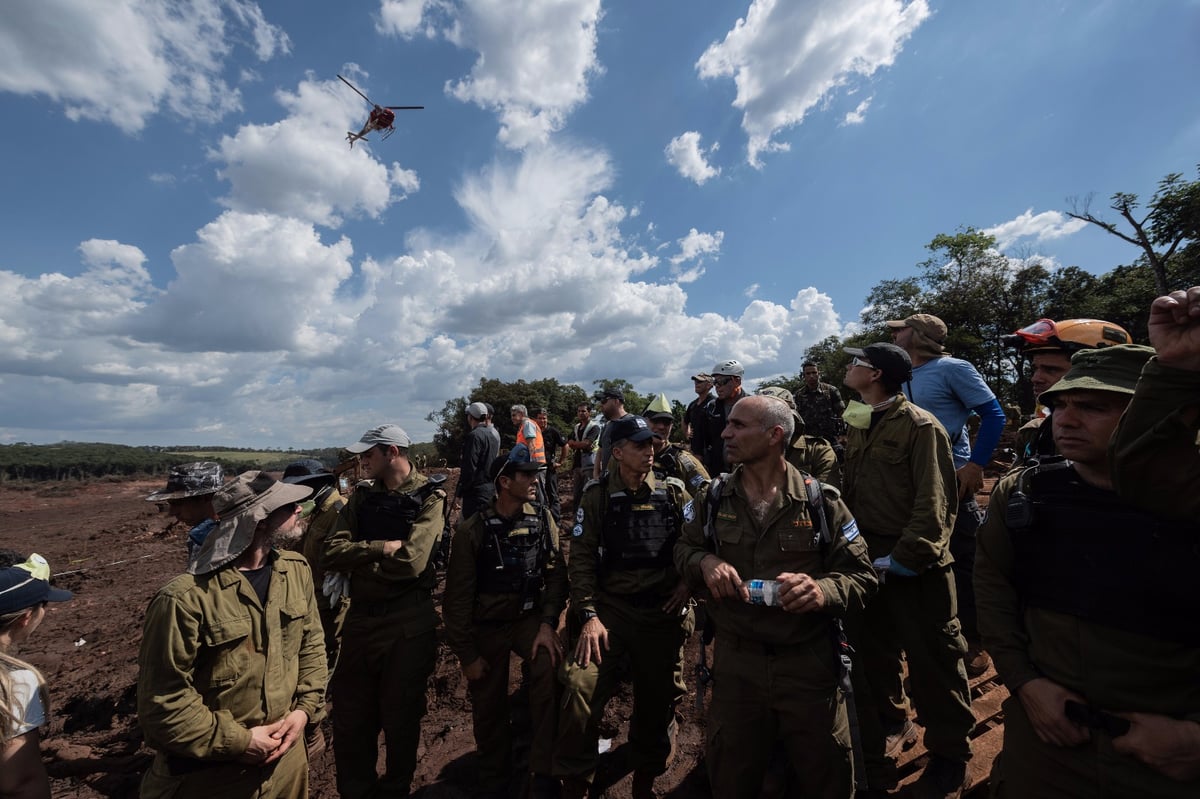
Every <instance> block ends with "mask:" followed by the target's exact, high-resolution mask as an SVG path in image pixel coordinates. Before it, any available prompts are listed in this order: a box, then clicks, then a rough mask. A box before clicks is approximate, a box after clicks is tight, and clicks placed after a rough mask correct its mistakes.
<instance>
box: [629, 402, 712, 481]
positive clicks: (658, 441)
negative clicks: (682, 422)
mask: <svg viewBox="0 0 1200 799" xmlns="http://www.w3.org/2000/svg"><path fill="white" fill-rule="evenodd" d="M642 417H643V418H645V420H646V423H647V424H649V425H650V431H651V432H652V433H654V438H653V439H652V441H653V442H654V476H655V477H657V478H658V480H659V482H662V481H663V480H666V479H667V478H668V477H674V478H677V479H678V480H680V481H681V482H682V483H683V484H684V485H685V486H687V490H688V491H689V492H690V493H692V494H698V493H700V492H701V491H702V490H703V489H704V486H705V485H707V484H708V479H709V477H708V472H707V471H706V470H705V468H704V464H702V463H701V462H700V459H699V458H697V457H696V456H695V455H693V454H692V453H691V452H690V451H688V449H687V447H685V446H683V445H682V444H675V443H672V441H671V430H672V429H673V428H674V427H675V414H673V413H671V406H670V405H669V404H668V403H667V395H666V394H659V395H658V396H657V397H655V398H654V400H653V401H652V402H651V403H650V404H649V405H647V406H646V410H644V411H642Z"/></svg>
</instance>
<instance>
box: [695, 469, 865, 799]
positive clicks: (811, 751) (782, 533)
mask: <svg viewBox="0 0 1200 799" xmlns="http://www.w3.org/2000/svg"><path fill="white" fill-rule="evenodd" d="M806 479H808V478H806V476H805V475H803V474H801V473H800V472H799V471H798V470H797V469H795V468H794V467H792V466H790V465H789V466H788V468H787V485H786V487H785V489H784V490H783V491H781V492H780V493H779V497H778V501H777V503H776V504H775V506H774V507H772V508H771V509H770V510H769V511H768V512H767V515H766V516H765V518H764V519H763V521H762V522H759V521H758V520H757V519H756V518H755V516H754V514H753V513H752V511H751V509H750V503H749V501H748V499H747V497H746V494H745V490H744V489H743V487H742V473H741V468H740V467H738V468H735V469H734V471H733V472H732V474H730V475H729V477H728V478H727V479H726V480H725V481H724V482H723V483H722V485H721V487H720V492H721V493H720V499H719V504H718V505H717V506H716V513H715V518H713V519H712V520H711V521H712V534H713V539H712V540H710V539H709V538H708V536H707V535H706V526H707V525H708V524H709V521H710V520H709V510H710V508H709V501H710V500H709V495H708V494H705V495H704V496H702V497H697V498H696V499H695V500H694V501H693V502H692V503H690V504H689V506H688V508H687V510H686V513H685V519H686V521H685V523H684V527H683V536H682V538H681V539H680V541H679V543H678V544H677V545H676V547H675V562H676V565H677V567H678V568H679V570H680V571H681V572H682V573H683V575H684V576H685V577H686V578H687V580H688V582H689V584H691V585H692V586H693V587H694V588H696V589H697V590H700V589H703V587H704V579H703V576H702V575H701V572H700V561H701V560H703V559H704V556H705V555H708V554H710V553H713V552H714V550H715V554H716V555H717V556H718V557H720V558H721V559H722V560H725V561H727V562H728V563H729V564H730V565H732V566H733V567H734V568H735V569H737V571H738V575H739V576H740V577H741V578H742V579H743V580H751V579H766V580H774V579H775V578H776V577H778V576H779V575H780V574H781V573H783V572H793V573H798V572H803V573H805V574H809V575H811V576H812V577H813V578H814V579H815V580H816V582H817V585H818V586H820V588H821V592H822V594H824V596H825V606H824V608H823V609H822V610H821V611H819V612H814V613H805V614H792V613H787V612H785V611H784V610H783V609H782V608H778V607H766V606H760V605H751V604H748V603H743V602H740V601H737V600H725V601H723V602H713V601H711V600H710V601H709V607H708V611H709V613H710V615H711V616H712V618H713V620H714V621H715V622H716V625H717V637H716V646H715V649H714V658H713V701H712V711H711V715H710V717H709V721H708V751H707V762H708V772H709V777H710V780H711V782H712V791H713V795H714V796H720V797H756V796H758V795H759V793H760V791H761V788H762V782H763V775H764V774H765V773H766V769H767V760H768V758H769V757H770V754H771V751H772V748H773V747H774V744H775V741H776V740H777V739H778V740H781V741H782V742H783V744H784V745H785V746H786V748H787V753H788V757H789V759H790V760H791V764H792V766H793V768H794V769H795V772H796V774H797V775H798V777H799V779H800V781H801V788H802V790H803V792H804V795H805V796H813V797H830V798H831V799H832V797H839V798H843V799H844V797H848V796H850V795H851V794H852V793H853V790H854V773H853V771H854V768H853V758H852V755H851V745H850V727H849V723H848V720H847V717H846V705H845V701H844V697H843V696H842V695H841V692H840V691H839V690H838V685H839V679H840V676H841V673H840V661H839V660H838V658H839V654H840V653H839V652H838V651H837V648H836V647H835V637H834V636H835V634H836V629H835V626H834V619H836V618H839V617H841V616H843V615H845V613H846V611H847V609H849V608H854V607H858V608H861V607H862V605H863V604H864V603H865V602H866V601H867V599H868V598H869V597H870V596H871V595H872V594H873V593H874V592H875V588H876V581H875V572H874V570H872V568H871V564H870V561H869V560H868V559H867V547H866V545H865V543H864V542H863V540H862V537H861V536H860V535H859V533H858V530H857V528H856V526H855V523H854V519H853V518H852V517H851V515H850V511H849V510H848V509H847V507H846V505H845V504H844V503H843V502H842V501H841V499H839V495H838V492H837V489H835V488H832V487H825V488H824V490H823V503H824V513H825V518H826V520H827V522H828V525H829V533H830V535H831V539H832V540H831V541H829V542H827V543H823V542H822V541H821V539H820V525H819V523H817V522H815V520H814V519H813V518H812V514H811V513H810V508H809V504H808V493H807V489H806V487H805V480H806Z"/></svg>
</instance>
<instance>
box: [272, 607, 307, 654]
mask: <svg viewBox="0 0 1200 799" xmlns="http://www.w3.org/2000/svg"><path fill="white" fill-rule="evenodd" d="M307 617H308V605H307V604H305V603H302V602H299V601H297V602H289V603H287V604H285V605H284V606H283V607H282V608H280V610H279V630H280V634H281V636H282V638H283V656H284V657H285V658H289V659H290V658H294V657H296V656H297V655H298V654H299V653H300V645H301V644H302V643H303V642H304V620H305V619H306V618H307Z"/></svg>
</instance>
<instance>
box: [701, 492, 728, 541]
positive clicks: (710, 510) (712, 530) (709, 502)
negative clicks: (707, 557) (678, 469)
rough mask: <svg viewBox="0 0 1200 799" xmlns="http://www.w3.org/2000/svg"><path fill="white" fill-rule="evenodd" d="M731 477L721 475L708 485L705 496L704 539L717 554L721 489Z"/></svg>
mask: <svg viewBox="0 0 1200 799" xmlns="http://www.w3.org/2000/svg"><path fill="white" fill-rule="evenodd" d="M728 476H729V475H726V474H719V475H717V476H716V477H714V478H713V479H712V480H710V481H709V483H708V492H707V493H706V494H705V505H704V537H705V538H707V539H708V540H709V541H710V542H711V543H712V548H713V551H714V552H716V551H717V550H718V549H719V548H720V544H719V543H718V542H717V529H716V522H715V521H714V520H715V519H716V518H717V507H718V506H720V504H721V487H722V486H723V485H724V484H725V478H726V477H728Z"/></svg>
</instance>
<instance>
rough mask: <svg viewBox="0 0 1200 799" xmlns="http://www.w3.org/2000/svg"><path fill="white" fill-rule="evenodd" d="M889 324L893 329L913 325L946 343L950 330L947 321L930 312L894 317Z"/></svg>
mask: <svg viewBox="0 0 1200 799" xmlns="http://www.w3.org/2000/svg"><path fill="white" fill-rule="evenodd" d="M887 326H888V327H890V328H892V329H893V330H898V329H900V328H902V327H911V328H912V329H913V330H916V331H917V332H918V333H924V334H925V335H926V336H928V337H929V338H931V339H933V340H934V341H936V342H937V343H938V344H944V343H945V341H946V334H947V333H948V332H950V331H949V329H948V328H947V327H946V323H945V322H943V321H942V320H941V319H938V318H937V317H936V316H934V315H933V314H929V313H915V314H913V315H912V316H906V317H904V318H903V319H893V320H891V321H889V322H888V323H887Z"/></svg>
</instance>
